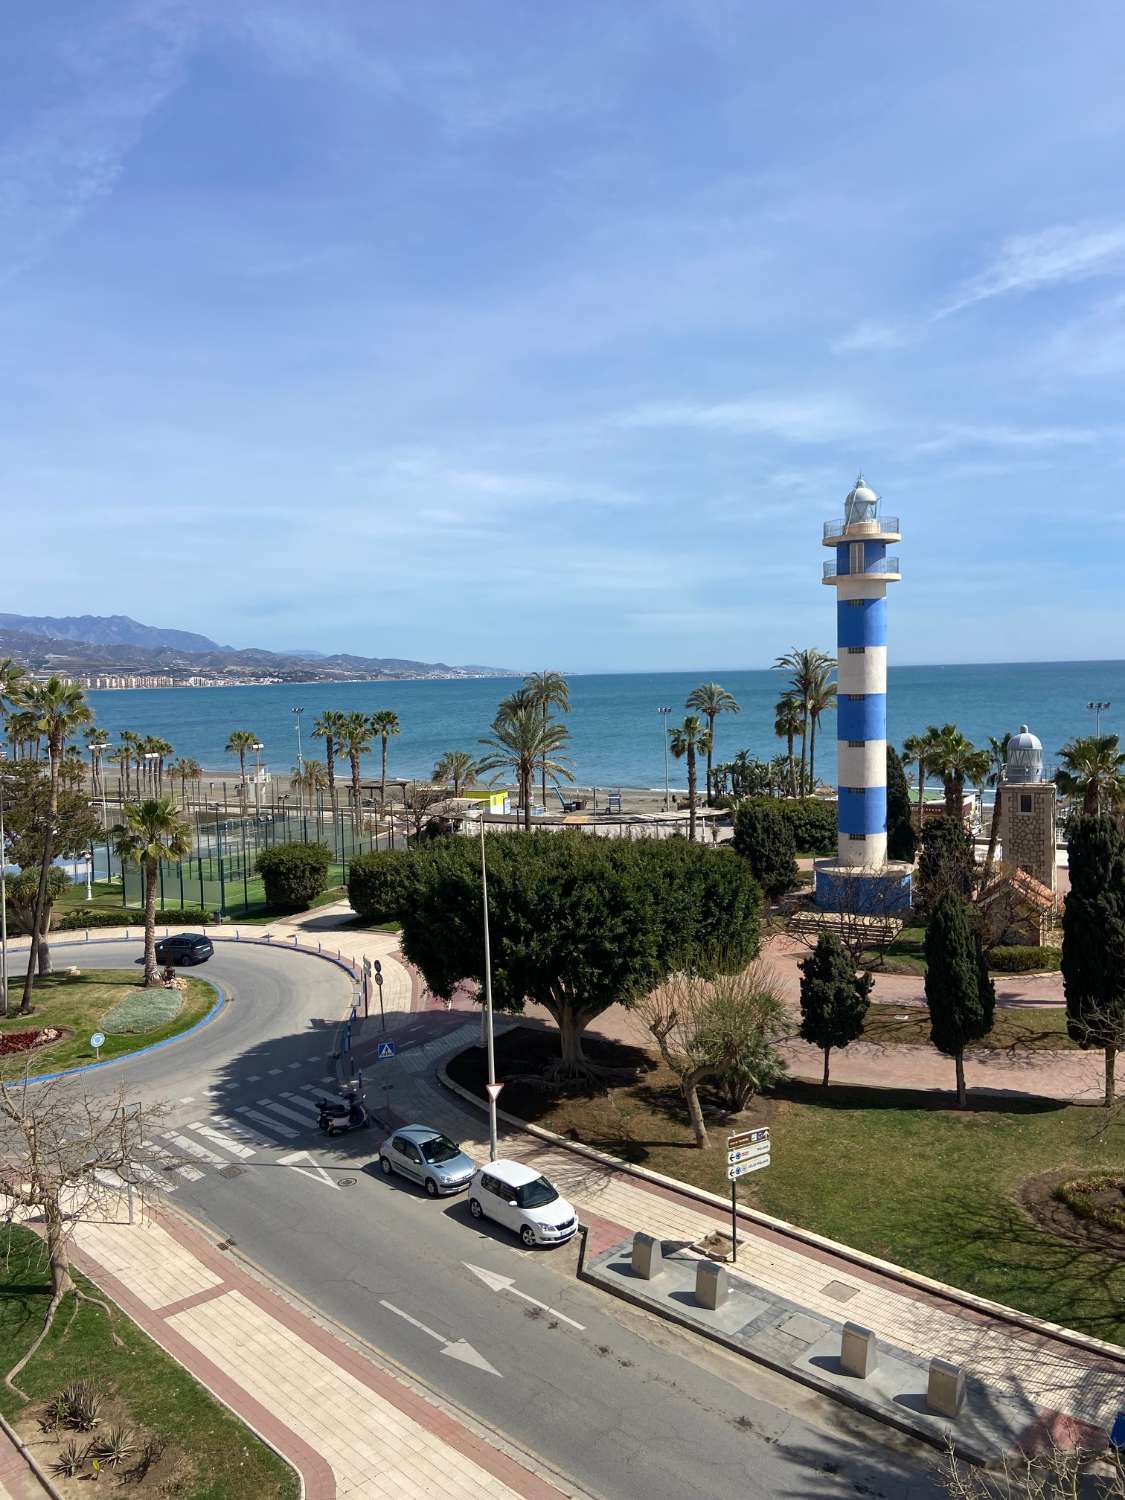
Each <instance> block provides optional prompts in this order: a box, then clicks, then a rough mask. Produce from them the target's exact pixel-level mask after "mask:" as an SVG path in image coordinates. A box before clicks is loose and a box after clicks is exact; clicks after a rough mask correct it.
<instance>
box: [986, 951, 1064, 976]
mask: <svg viewBox="0 0 1125 1500" xmlns="http://www.w3.org/2000/svg"><path fill="white" fill-rule="evenodd" d="M1060 957H1061V955H1060V953H1059V950H1058V949H1057V948H1030V947H1029V948H993V949H992V950H991V951H990V952H989V955H988V967H989V968H990V969H995V970H996V972H997V973H998V974H1033V973H1036V972H1038V971H1039V970H1041V969H1057V968H1058V967H1059V959H1060Z"/></svg>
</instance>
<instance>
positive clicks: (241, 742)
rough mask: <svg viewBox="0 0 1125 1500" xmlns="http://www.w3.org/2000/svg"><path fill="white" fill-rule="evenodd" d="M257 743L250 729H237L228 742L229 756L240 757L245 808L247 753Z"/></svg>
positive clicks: (240, 798)
mask: <svg viewBox="0 0 1125 1500" xmlns="http://www.w3.org/2000/svg"><path fill="white" fill-rule="evenodd" d="M122 739H124V735H122ZM257 743H258V736H257V735H256V734H255V733H254V732H253V731H252V730H250V729H236V730H235V731H234V733H233V734H232V735H231V737H230V739H229V740H227V754H228V755H237V756H238V796H239V800H240V801H241V803H242V805H243V807H245V806H246V754H247V751H249V750H253V748H254V746H255V745H256V744H257ZM138 785H140V783H138ZM225 795H226V794H225V793H224V796H225ZM150 800H151V799H150Z"/></svg>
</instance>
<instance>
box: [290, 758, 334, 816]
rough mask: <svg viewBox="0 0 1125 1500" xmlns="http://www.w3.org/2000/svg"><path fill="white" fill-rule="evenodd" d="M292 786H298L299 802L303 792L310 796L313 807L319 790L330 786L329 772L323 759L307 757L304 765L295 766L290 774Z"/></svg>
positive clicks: (321, 790)
mask: <svg viewBox="0 0 1125 1500" xmlns="http://www.w3.org/2000/svg"><path fill="white" fill-rule="evenodd" d="M289 782H290V785H291V786H295V787H296V788H297V796H298V802H299V801H300V798H301V796H302V794H304V795H305V796H307V797H308V799H309V806H310V807H311V806H312V804H313V802H314V800H315V798H316V794H317V793H318V792H323V791H325V790H326V789H327V787H328V772H327V770H326V769H325V765H324V762H323V761H320V760H310V759H308V758H306V760H305V764H304V767H303V768H302V767H301V766H294V767H293V770H292V772H291V773H290V776H289Z"/></svg>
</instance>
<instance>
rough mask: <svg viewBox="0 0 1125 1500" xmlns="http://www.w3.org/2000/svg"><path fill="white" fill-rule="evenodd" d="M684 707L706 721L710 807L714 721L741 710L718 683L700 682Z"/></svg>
mask: <svg viewBox="0 0 1125 1500" xmlns="http://www.w3.org/2000/svg"><path fill="white" fill-rule="evenodd" d="M684 707H685V708H690V709H691V710H692V711H693V712H695V713H697V714H702V715H703V717H704V718H705V719H706V720H707V803H708V806H710V803H711V796H712V790H713V788H712V785H711V757H712V756H713V754H714V752H715V720H716V719H717V718H718V717H719V715H720V714H737V713H741V712H742V710H741V708H740V707H739V705H738V701H737V699H736V698H735V696H734V694H733V693H728V692H727V690H726V688H725V687H723V686H722V685H721V684H720V683H718V682H702V683H700V685H699V686H698V687H697V688H692V690H691V692H690V693H689V694H688V695H687V702H686V703H685V704H684Z"/></svg>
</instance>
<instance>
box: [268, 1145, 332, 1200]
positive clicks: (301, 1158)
mask: <svg viewBox="0 0 1125 1500" xmlns="http://www.w3.org/2000/svg"><path fill="white" fill-rule="evenodd" d="M298 1162H304V1163H305V1165H304V1166H298V1165H297V1163H298ZM277 1164H278V1166H279V1167H292V1169H293V1171H294V1172H300V1174H301V1176H302V1177H311V1178H312V1180H313V1182H323V1183H324V1184H325V1185H326V1186H327V1187H330V1188H335V1189H336V1191H337V1192H339V1191H340V1184H339V1183H338V1182H334V1181H333V1180H332V1178H331V1177H329V1175H328V1173H327V1172H326V1171H325V1170H324V1168H323V1167H319V1166H317V1164H316V1162H315V1161H313V1159H312V1157H311V1155H310V1154H309V1153H308V1152H307V1151H293V1152H291V1153H290V1154H289V1155H288V1156H279V1157H278V1159H277Z"/></svg>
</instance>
